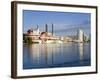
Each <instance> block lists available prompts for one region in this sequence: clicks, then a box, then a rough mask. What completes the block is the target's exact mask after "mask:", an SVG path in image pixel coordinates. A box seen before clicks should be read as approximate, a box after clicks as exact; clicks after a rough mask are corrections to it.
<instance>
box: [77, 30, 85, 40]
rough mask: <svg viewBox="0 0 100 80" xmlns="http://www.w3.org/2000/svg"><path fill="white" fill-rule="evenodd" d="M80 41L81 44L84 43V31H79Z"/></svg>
mask: <svg viewBox="0 0 100 80" xmlns="http://www.w3.org/2000/svg"><path fill="white" fill-rule="evenodd" d="M78 40H79V42H83V41H84V33H83V31H82V30H79V32H78Z"/></svg>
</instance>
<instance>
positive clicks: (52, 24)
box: [52, 24, 53, 36]
mask: <svg viewBox="0 0 100 80" xmlns="http://www.w3.org/2000/svg"><path fill="white" fill-rule="evenodd" d="M52 36H53V24H52Z"/></svg>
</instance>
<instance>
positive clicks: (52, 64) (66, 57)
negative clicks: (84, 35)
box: [23, 42, 91, 69]
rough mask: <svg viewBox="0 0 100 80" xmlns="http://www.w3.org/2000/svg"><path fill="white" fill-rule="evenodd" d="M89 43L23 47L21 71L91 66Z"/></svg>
mask: <svg viewBox="0 0 100 80" xmlns="http://www.w3.org/2000/svg"><path fill="white" fill-rule="evenodd" d="M90 46H91V45H90V43H74V42H69V43H64V44H62V43H61V44H57V43H56V44H31V45H26V44H25V45H23V69H36V68H37V69H40V68H57V67H81V66H90V65H91V49H90Z"/></svg>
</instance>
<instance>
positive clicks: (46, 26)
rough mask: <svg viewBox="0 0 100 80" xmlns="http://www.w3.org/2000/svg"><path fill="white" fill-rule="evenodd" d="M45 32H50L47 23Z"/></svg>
mask: <svg viewBox="0 0 100 80" xmlns="http://www.w3.org/2000/svg"><path fill="white" fill-rule="evenodd" d="M45 32H48V25H47V24H45Z"/></svg>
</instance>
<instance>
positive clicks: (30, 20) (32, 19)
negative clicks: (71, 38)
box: [23, 10, 91, 36]
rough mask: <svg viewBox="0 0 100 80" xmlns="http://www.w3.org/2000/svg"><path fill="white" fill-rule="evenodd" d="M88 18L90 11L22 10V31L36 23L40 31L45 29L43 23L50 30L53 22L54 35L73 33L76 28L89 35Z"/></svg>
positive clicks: (34, 26)
mask: <svg viewBox="0 0 100 80" xmlns="http://www.w3.org/2000/svg"><path fill="white" fill-rule="evenodd" d="M90 20H91V14H90V13H75V12H52V11H33V10H23V31H24V32H26V31H27V30H28V29H29V28H33V29H35V28H36V27H37V25H38V26H39V29H40V31H41V32H42V31H45V24H48V28H49V32H51V25H52V24H54V34H55V35H60V36H63V35H64V36H67V35H75V34H76V32H77V30H78V29H82V30H83V31H84V33H85V34H86V35H89V34H90V26H91V25H90Z"/></svg>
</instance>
